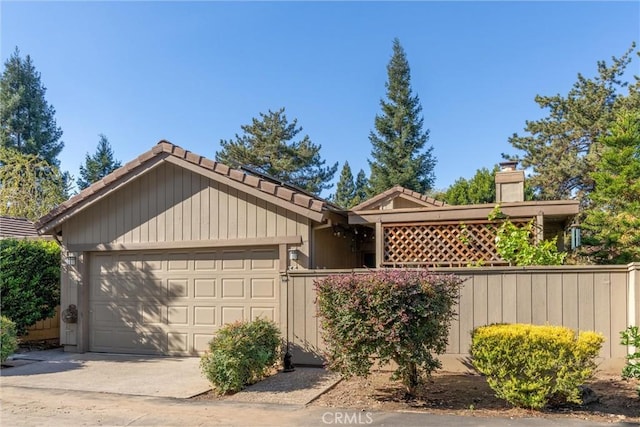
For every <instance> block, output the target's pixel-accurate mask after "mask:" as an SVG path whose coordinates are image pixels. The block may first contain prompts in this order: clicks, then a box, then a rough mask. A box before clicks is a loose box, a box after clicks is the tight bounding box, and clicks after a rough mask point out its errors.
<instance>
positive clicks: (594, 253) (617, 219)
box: [582, 110, 640, 264]
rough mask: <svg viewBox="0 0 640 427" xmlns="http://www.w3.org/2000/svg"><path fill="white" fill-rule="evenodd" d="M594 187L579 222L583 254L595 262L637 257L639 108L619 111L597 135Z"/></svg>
mask: <svg viewBox="0 0 640 427" xmlns="http://www.w3.org/2000/svg"><path fill="white" fill-rule="evenodd" d="M601 142H602V144H603V149H602V155H601V158H600V160H599V161H598V163H597V164H596V166H595V172H594V173H593V174H592V179H593V180H594V182H595V188H594V190H593V192H592V193H591V194H590V199H591V204H590V206H589V209H587V210H586V211H585V214H586V217H585V219H584V221H583V222H582V227H583V229H584V230H585V238H584V239H583V241H584V243H585V247H586V248H587V251H586V254H587V255H588V256H590V257H591V258H592V259H593V260H595V261H596V262H598V263H605V264H609V263H616V264H627V263H629V262H638V261H640V111H639V110H636V111H634V112H629V111H623V112H621V113H620V114H619V115H618V117H617V120H616V122H615V123H614V124H613V125H612V127H611V129H610V131H609V132H608V133H607V135H606V136H604V137H603V138H602V139H601Z"/></svg>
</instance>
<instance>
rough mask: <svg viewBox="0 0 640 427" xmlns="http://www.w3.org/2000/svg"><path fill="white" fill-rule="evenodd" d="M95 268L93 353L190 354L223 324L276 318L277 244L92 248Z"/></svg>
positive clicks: (204, 345) (92, 279)
mask: <svg viewBox="0 0 640 427" xmlns="http://www.w3.org/2000/svg"><path fill="white" fill-rule="evenodd" d="M128 269H130V270H129V271H127V270H128ZM90 271H91V272H92V274H91V277H90V306H91V308H90V309H91V313H92V316H91V320H90V325H89V328H90V336H89V347H90V350H91V351H108V352H122V353H140V354H176V355H178V354H179V355H187V354H191V355H193V354H197V353H202V352H203V351H205V350H207V348H208V343H209V341H210V340H211V339H212V338H213V336H214V334H215V331H216V330H217V329H218V328H219V327H220V326H221V325H223V324H225V323H231V322H235V321H238V320H250V319H254V318H257V317H262V318H267V319H273V320H277V319H279V316H278V313H279V295H280V291H279V289H278V285H279V283H280V281H279V279H278V251H277V250H276V249H275V248H273V249H272V248H268V249H254V250H245V249H237V250H236V249H232V250H228V249H225V250H206V249H205V250H203V249H198V250H193V251H187V250H184V251H176V250H167V251H141V252H126V253H125V252H121V253H119V252H110V253H95V254H92V257H91V261H90Z"/></svg>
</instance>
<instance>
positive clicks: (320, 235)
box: [311, 228, 362, 269]
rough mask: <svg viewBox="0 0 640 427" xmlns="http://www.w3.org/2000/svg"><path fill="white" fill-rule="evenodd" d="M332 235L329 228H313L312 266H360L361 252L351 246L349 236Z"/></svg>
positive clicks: (321, 267)
mask: <svg viewBox="0 0 640 427" xmlns="http://www.w3.org/2000/svg"><path fill="white" fill-rule="evenodd" d="M346 239H347V240H349V242H348V241H346V240H345V238H343V237H341V236H334V235H333V230H332V229H331V228H322V229H319V230H313V251H312V252H313V261H314V262H313V263H312V264H311V267H312V268H315V269H326V268H357V267H362V254H361V252H360V251H359V248H356V247H355V246H352V242H350V240H351V237H349V236H348V237H346Z"/></svg>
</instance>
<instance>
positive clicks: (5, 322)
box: [0, 316, 18, 363]
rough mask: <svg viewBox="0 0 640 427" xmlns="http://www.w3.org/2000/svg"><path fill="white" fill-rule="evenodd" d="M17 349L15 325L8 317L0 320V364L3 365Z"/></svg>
mask: <svg viewBox="0 0 640 427" xmlns="http://www.w3.org/2000/svg"><path fill="white" fill-rule="evenodd" d="M17 348H18V340H17V338H16V325H15V323H13V322H12V321H11V320H10V319H9V318H8V317H5V316H2V317H1V318H0V362H2V363H4V361H5V360H7V357H9V356H11V355H12V354H13V352H14V351H16V349H17Z"/></svg>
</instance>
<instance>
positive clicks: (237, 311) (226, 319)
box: [221, 306, 245, 325]
mask: <svg viewBox="0 0 640 427" xmlns="http://www.w3.org/2000/svg"><path fill="white" fill-rule="evenodd" d="M221 310H222V324H223V325H224V324H225V323H233V322H238V321H240V320H243V319H245V315H244V307H242V306H223V307H221Z"/></svg>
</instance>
